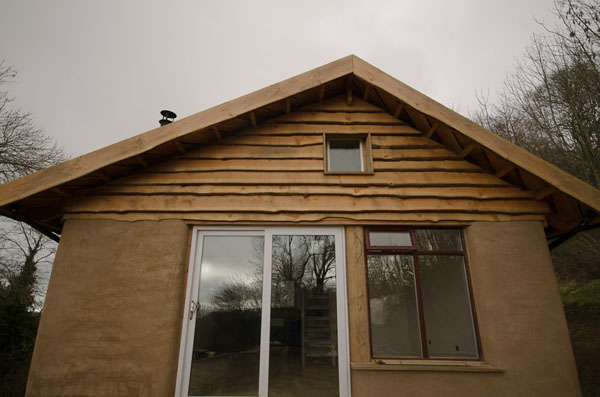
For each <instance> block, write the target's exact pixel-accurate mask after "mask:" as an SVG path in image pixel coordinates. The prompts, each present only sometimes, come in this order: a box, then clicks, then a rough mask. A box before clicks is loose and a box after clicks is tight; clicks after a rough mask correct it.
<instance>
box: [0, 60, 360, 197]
mask: <svg viewBox="0 0 600 397" xmlns="http://www.w3.org/2000/svg"><path fill="white" fill-rule="evenodd" d="M352 60H353V55H349V56H346V57H344V58H341V59H338V60H337V61H334V62H331V63H328V64H326V65H323V66H321V67H318V68H316V69H313V70H310V71H308V72H305V73H302V74H300V75H297V76H295V77H292V78H289V79H287V80H284V81H281V82H279V83H276V84H273V85H271V86H268V87H266V88H263V89H260V90H258V91H255V92H252V93H250V94H247V95H245V96H242V97H240V98H237V99H233V100H231V101H228V102H225V103H223V104H221V105H218V106H215V107H213V108H210V109H207V110H204V111H201V112H199V113H196V114H193V115H191V116H188V117H185V118H183V119H181V120H178V121H177V122H174V123H171V124H168V125H166V126H163V127H158V128H155V129H153V130H150V131H147V132H144V133H142V134H139V135H137V136H134V137H131V138H128V139H125V140H123V141H120V142H117V143H115V144H112V145H110V146H107V147H104V148H102V149H99V150H96V151H94V152H91V153H88V154H85V155H83V156H80V157H77V158H74V159H72V160H68V161H65V162H63V163H61V164H57V165H55V166H52V167H49V168H46V169H43V170H41V171H38V172H35V173H33V174H30V175H26V176H24V177H21V178H18V179H15V180H13V181H10V182H7V183H5V184H3V185H0V207H2V206H5V205H7V204H10V203H14V202H16V201H19V200H22V199H24V198H26V197H29V196H31V195H34V194H36V193H40V192H42V191H44V190H47V189H51V188H53V187H56V186H60V185H62V184H63V183H67V182H69V181H71V180H73V179H76V178H79V177H82V176H85V175H88V174H91V173H92V172H95V171H98V170H100V169H102V168H104V167H106V166H109V165H111V164H114V163H116V162H118V161H121V160H125V159H128V158H132V157H135V156H137V155H140V154H142V153H145V152H147V151H149V150H152V149H154V148H156V147H158V146H160V145H162V144H165V143H168V142H170V141H172V140H174V139H177V138H180V137H183V136H185V135H188V134H191V133H194V132H197V131H200V130H202V129H205V128H207V127H210V126H212V125H215V124H218V123H220V122H223V121H226V120H230V119H232V118H234V117H237V116H240V115H243V114H246V113H248V112H250V111H252V110H255V109H257V108H260V107H263V106H266V105H269V104H271V103H274V102H277V101H280V100H284V99H286V98H288V97H290V96H292V95H294V94H297V93H300V92H303V91H306V90H309V89H311V88H315V87H318V86H320V85H322V84H324V83H327V82H329V81H332V80H335V79H337V78H339V77H343V76H345V75H348V74H351V73H352Z"/></svg>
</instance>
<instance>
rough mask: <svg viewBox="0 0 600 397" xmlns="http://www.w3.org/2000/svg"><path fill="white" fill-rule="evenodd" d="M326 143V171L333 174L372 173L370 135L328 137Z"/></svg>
mask: <svg viewBox="0 0 600 397" xmlns="http://www.w3.org/2000/svg"><path fill="white" fill-rule="evenodd" d="M324 142H326V148H325V161H326V164H325V166H326V167H325V169H326V170H327V172H333V173H366V172H371V170H372V166H371V161H370V156H371V150H370V139H369V136H368V135H365V136H363V135H358V136H357V135H327V136H326V137H325V140H324Z"/></svg>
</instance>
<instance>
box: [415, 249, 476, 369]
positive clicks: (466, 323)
mask: <svg viewBox="0 0 600 397" xmlns="http://www.w3.org/2000/svg"><path fill="white" fill-rule="evenodd" d="M419 274H420V276H421V295H422V297H423V313H424V315H425V333H426V334H427V343H428V346H427V347H428V350H429V357H432V358H436V357H440V358H443V357H452V356H467V357H477V342H476V340H475V330H474V329H473V314H472V310H471V303H470V299H469V289H468V283H467V275H466V274H465V264H464V261H463V257H462V256H450V255H440V256H438V255H424V256H421V257H420V258H419Z"/></svg>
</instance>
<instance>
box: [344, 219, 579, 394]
mask: <svg viewBox="0 0 600 397" xmlns="http://www.w3.org/2000/svg"><path fill="white" fill-rule="evenodd" d="M346 235H347V236H348V233H347V234H346ZM465 239H466V243H467V246H468V247H467V249H468V255H469V262H470V263H469V266H470V272H471V280H472V286H473V295H474V300H475V306H476V314H477V318H478V324H479V331H480V336H481V344H482V351H483V359H484V361H485V362H486V363H488V364H490V365H492V366H495V367H499V368H501V369H504V371H503V372H500V373H482V372H437V371H419V372H416V371H374V370H353V371H352V387H353V397H361V396H378V397H384V396H413V397H415V396H486V397H492V396H544V397H547V396H578V395H580V391H579V383H578V380H577V372H576V368H575V362H574V359H573V353H572V349H571V344H570V340H569V334H568V329H567V324H566V320H565V316H564V312H563V310H562V304H561V301H560V297H559V294H558V287H557V283H556V278H555V276H554V271H553V268H552V263H551V261H550V256H549V252H548V249H547V248H546V247H547V245H546V240H545V237H544V233H543V229H542V225H541V223H540V222H495V223H491V222H479V223H475V224H473V225H472V226H470V227H468V228H466V229H465ZM347 244H348V245H350V244H349V242H348V243H347ZM349 260H352V259H351V258H350V256H349ZM348 270H349V273H351V272H352V264H351V263H349V264H348ZM355 274H356V272H355ZM349 276H350V275H349ZM349 285H352V284H351V283H350V281H349ZM350 295H351V297H352V295H354V301H353V300H351V301H350V302H349V303H350V316H351V318H352V317H353V314H352V312H353V310H354V311H355V313H354V318H355V319H356V317H357V316H361V314H360V313H358V312H357V310H356V308H358V307H360V305H359V304H358V303H360V302H358V303H357V302H356V301H360V300H361V296H363V298H362V300H366V294H360V293H356V292H355V293H354V294H353V293H352V292H350ZM366 304H368V303H367V302H366V301H365V302H362V303H361V305H362V306H364V305H366ZM361 310H363V311H364V309H361ZM350 332H351V340H352V341H360V340H364V338H368V334H366V335H362V337H360V336H358V335H356V334H357V333H360V332H363V333H364V332H365V331H362V330H361V328H360V327H352V326H351V327H350ZM353 332H354V333H355V335H352V333H353ZM367 332H368V330H367ZM354 343H356V344H357V346H354V347H353V348H352V349H351V355H352V357H351V361H353V362H356V361H364V359H365V355H366V358H367V360H368V358H369V357H368V354H369V353H368V351H367V352H366V354H365V352H364V351H363V350H364V349H365V348H364V346H363V345H364V344H362V345H359V343H358V342H354ZM367 349H368V345H367Z"/></svg>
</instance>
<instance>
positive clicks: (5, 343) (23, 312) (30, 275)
mask: <svg viewBox="0 0 600 397" xmlns="http://www.w3.org/2000/svg"><path fill="white" fill-rule="evenodd" d="M35 271H36V266H35V260H34V255H33V256H28V257H27V258H26V260H25V263H24V265H23V266H22V267H21V268H20V271H19V272H18V273H16V274H14V275H12V276H9V277H8V278H7V279H6V280H4V281H3V282H2V284H0V395H2V396H22V395H24V394H25V386H26V384H27V374H28V372H29V363H30V361H31V354H32V352H33V346H34V343H35V336H36V333H37V327H38V323H39V313H37V312H34V311H33V310H32V308H33V304H34V294H33V292H34V285H35Z"/></svg>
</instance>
